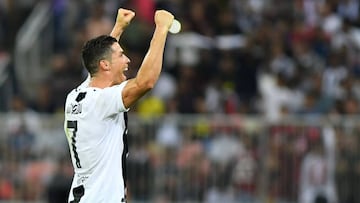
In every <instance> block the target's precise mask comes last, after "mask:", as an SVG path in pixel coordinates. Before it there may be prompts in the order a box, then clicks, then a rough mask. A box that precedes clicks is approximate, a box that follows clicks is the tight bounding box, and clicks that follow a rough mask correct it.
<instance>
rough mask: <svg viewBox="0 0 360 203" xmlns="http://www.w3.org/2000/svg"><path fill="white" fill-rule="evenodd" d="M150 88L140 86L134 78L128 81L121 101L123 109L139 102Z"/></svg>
mask: <svg viewBox="0 0 360 203" xmlns="http://www.w3.org/2000/svg"><path fill="white" fill-rule="evenodd" d="M150 89H151V87H145V86H141V85H140V84H139V83H138V82H137V81H136V78H133V79H130V80H128V82H127V83H126V85H125V87H124V89H123V91H122V100H123V103H124V106H125V108H129V107H131V106H132V105H133V104H135V102H136V101H137V100H139V99H140V98H141V97H142V96H143V95H144V94H145V93H146V92H148V91H149V90H150Z"/></svg>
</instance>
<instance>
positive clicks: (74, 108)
mask: <svg viewBox="0 0 360 203" xmlns="http://www.w3.org/2000/svg"><path fill="white" fill-rule="evenodd" d="M81 112H82V105H81V104H70V106H68V107H67V108H66V113H70V114H80V113H81Z"/></svg>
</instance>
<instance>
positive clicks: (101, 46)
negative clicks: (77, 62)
mask: <svg viewBox="0 0 360 203" xmlns="http://www.w3.org/2000/svg"><path fill="white" fill-rule="evenodd" d="M115 42H118V41H117V40H116V39H115V38H114V37H111V36H108V35H101V36H99V37H96V38H93V39H91V40H89V41H87V42H86V43H85V45H84V46H83V48H82V62H83V65H84V66H85V68H86V69H87V70H88V71H89V73H90V75H91V76H93V75H94V74H95V73H97V72H98V64H99V62H100V60H103V59H106V58H109V56H110V54H111V53H112V49H111V46H112V45H113V44H114V43H115Z"/></svg>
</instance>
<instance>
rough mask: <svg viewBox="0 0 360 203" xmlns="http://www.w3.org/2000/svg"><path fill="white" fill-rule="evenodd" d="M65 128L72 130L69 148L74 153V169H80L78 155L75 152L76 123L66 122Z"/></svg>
mask: <svg viewBox="0 0 360 203" xmlns="http://www.w3.org/2000/svg"><path fill="white" fill-rule="evenodd" d="M67 128H70V129H73V135H72V137H71V146H72V150H73V153H74V157H75V161H76V167H78V168H81V164H80V159H79V155H78V153H77V151H76V145H75V144H76V132H77V121H67Z"/></svg>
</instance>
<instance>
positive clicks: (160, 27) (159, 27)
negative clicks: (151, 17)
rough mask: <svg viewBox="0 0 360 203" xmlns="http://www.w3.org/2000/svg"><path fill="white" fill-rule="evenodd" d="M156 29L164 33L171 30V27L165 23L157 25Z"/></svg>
mask: <svg viewBox="0 0 360 203" xmlns="http://www.w3.org/2000/svg"><path fill="white" fill-rule="evenodd" d="M155 29H156V30H158V31H160V32H162V33H167V32H168V31H169V27H168V26H165V25H156V27H155Z"/></svg>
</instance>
